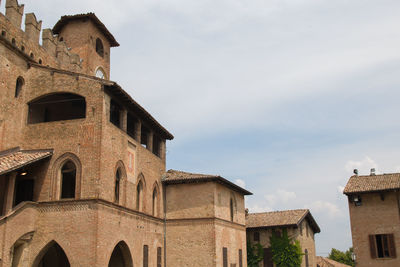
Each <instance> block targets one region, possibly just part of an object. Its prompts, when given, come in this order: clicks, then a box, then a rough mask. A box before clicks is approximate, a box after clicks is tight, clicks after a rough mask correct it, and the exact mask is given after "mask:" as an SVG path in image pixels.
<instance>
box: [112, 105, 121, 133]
mask: <svg viewBox="0 0 400 267" xmlns="http://www.w3.org/2000/svg"><path fill="white" fill-rule="evenodd" d="M121 113H122V108H121V107H120V105H118V104H117V103H116V102H115V101H114V100H111V102H110V122H111V123H112V124H114V125H115V126H117V127H118V128H121Z"/></svg>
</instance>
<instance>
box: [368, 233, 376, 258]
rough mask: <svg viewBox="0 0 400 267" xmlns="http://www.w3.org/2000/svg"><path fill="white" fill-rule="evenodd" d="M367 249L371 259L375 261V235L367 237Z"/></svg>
mask: <svg viewBox="0 0 400 267" xmlns="http://www.w3.org/2000/svg"><path fill="white" fill-rule="evenodd" d="M369 249H370V252H371V258H372V259H376V242H375V235H369Z"/></svg>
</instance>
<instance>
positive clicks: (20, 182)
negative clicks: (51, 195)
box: [14, 174, 34, 207]
mask: <svg viewBox="0 0 400 267" xmlns="http://www.w3.org/2000/svg"><path fill="white" fill-rule="evenodd" d="M33 188H34V180H33V179H29V178H27V177H26V176H23V175H20V174H19V175H18V176H17V178H16V180H15V197H14V207H15V206H17V205H18V204H19V203H21V202H24V201H33Z"/></svg>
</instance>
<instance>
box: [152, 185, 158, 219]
mask: <svg viewBox="0 0 400 267" xmlns="http://www.w3.org/2000/svg"><path fill="white" fill-rule="evenodd" d="M151 214H152V215H153V216H158V190H157V187H154V190H153V206H152V213H151Z"/></svg>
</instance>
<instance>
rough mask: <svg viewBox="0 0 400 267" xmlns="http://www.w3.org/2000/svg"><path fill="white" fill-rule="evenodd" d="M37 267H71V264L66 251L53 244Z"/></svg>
mask: <svg viewBox="0 0 400 267" xmlns="http://www.w3.org/2000/svg"><path fill="white" fill-rule="evenodd" d="M37 267H70V264H69V261H68V258H67V255H65V252H64V250H63V249H62V248H61V247H60V245H58V244H57V243H56V242H53V243H52V244H51V245H50V246H49V247H48V248H47V250H46V252H45V254H44V255H43V256H42V257H41V259H40V261H39V264H38V265H37Z"/></svg>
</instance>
